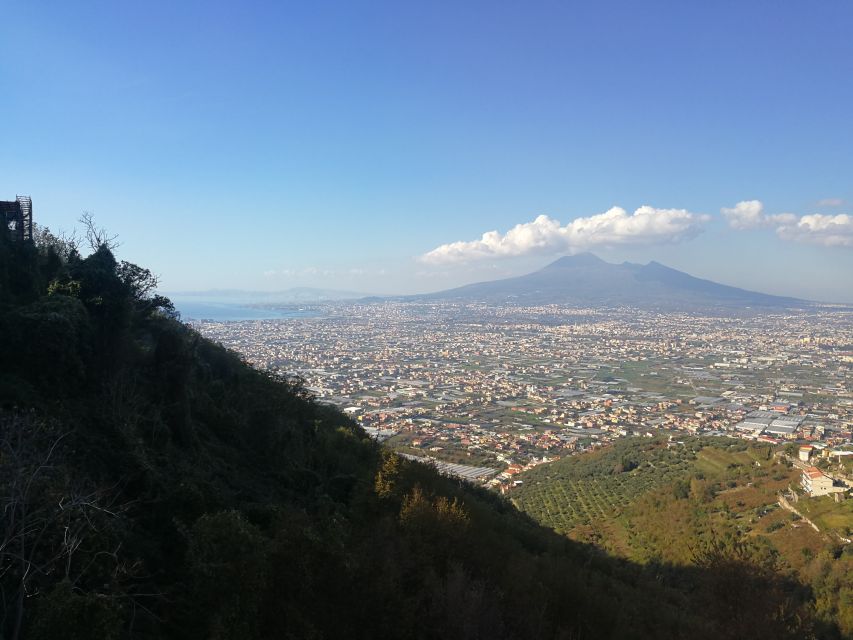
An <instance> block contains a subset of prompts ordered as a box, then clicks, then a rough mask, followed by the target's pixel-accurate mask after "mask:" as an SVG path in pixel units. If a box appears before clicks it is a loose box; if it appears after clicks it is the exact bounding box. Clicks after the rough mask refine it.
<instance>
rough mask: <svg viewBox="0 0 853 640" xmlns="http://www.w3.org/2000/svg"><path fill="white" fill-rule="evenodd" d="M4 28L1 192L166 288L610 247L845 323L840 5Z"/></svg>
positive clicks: (517, 7)
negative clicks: (111, 245) (99, 237)
mask: <svg viewBox="0 0 853 640" xmlns="http://www.w3.org/2000/svg"><path fill="white" fill-rule="evenodd" d="M0 11H2V17H3V19H2V20H1V21H0V80H2V87H3V92H4V93H3V99H2V100H0V127H2V142H3V149H4V152H3V153H2V154H0V198H3V199H9V198H12V197H14V196H15V194H17V193H25V194H29V195H31V196H32V197H33V201H34V207H35V213H36V218H37V221H38V222H41V223H43V224H46V225H48V226H49V227H51V228H52V229H54V230H56V229H60V228H64V229H69V228H71V227H72V226H73V225H74V221H75V220H76V219H77V218H78V217H79V216H80V214H81V213H82V212H83V211H90V212H92V213H94V215H95V217H96V219H97V221H98V222H99V223H100V224H101V225H102V226H105V227H107V228H108V229H109V230H111V231H113V232H115V233H118V234H119V235H120V239H121V241H122V242H123V245H122V247H121V248H120V253H121V256H122V257H124V258H126V259H129V260H133V261H136V262H139V263H140V264H143V265H145V266H148V267H150V268H151V269H152V270H153V271H155V272H156V273H158V274H160V276H161V279H162V284H163V288H164V289H166V290H171V291H175V290H187V289H208V288H247V289H283V288H287V287H291V286H297V285H309V286H322V287H327V288H341V289H354V290H359V291H366V292H375V293H408V292H415V291H428V290H435V289H440V288H444V287H447V286H451V285H456V284H461V283H465V282H470V281H473V280H479V279H485V278H491V277H500V276H504V275H509V274H515V273H522V272H525V271H527V270H530V269H532V268H536V267H538V266H541V265H543V264H545V263H547V262H549V261H551V260H553V259H554V258H556V257H557V256H558V255H561V254H563V253H568V252H572V251H580V250H592V251H594V252H595V253H597V254H598V255H600V256H602V257H603V258H605V259H608V260H612V261H621V260H631V261H638V262H645V261H648V260H658V261H660V262H664V263H666V264H669V265H670V266H673V267H676V268H680V269H684V270H686V271H688V272H690V273H693V274H695V275H699V276H702V277H707V278H712V279H714V280H717V281H721V282H725V283H727V284H735V285H739V286H744V287H749V288H754V289H759V290H762V291H768V292H772V293H784V294H790V295H797V296H803V297H808V298H814V299H826V300H838V301H848V302H853V218H851V217H850V216H851V215H853V117H851V115H850V114H851V112H853V111H851V110H853V82H851V80H850V79H851V78H853V38H850V31H851V27H853V4H851V3H850V2H849V1H847V0H825V1H822V2H819V3H803V2H794V1H793V0H791V1H782V2H780V1H778V0H768V1H764V2H759V1H756V2H751V1H747V0H739V1H737V2H725V1H719V2H705V3H698V2H683V1H680V2H676V1H672V2H651V1H649V2H633V1H632V2H594V3H593V2H584V3H580V2H565V1H564V2H496V1H491V2H458V1H456V2H426V3H423V2H422V3H409V2H399V1H397V2H387V3H382V2H370V3H367V2H365V3H362V2H355V1H353V2H336V3H333V2H311V3H305V2H299V3H296V2H294V3H284V2H282V3H272V2H270V3H252V2H241V3H220V2H211V1H208V2H197V3H193V2H181V3H174V2H145V3H142V2H138V3H133V2H121V3H116V2H75V3H68V2H2V4H0ZM750 201H760V203H761V205H760V206H759V205H754V206H752V208H751V209H750V207H749V206H744V207H741V208H740V209H736V205H737V203H739V202H750ZM643 206H647V207H650V208H651V212H650V213H649V214H648V216H647V217H646V218H644V220H645V222H643V224H639V223H638V220H639V219H638V218H636V217H635V215H634V212H635V211H636V210H637V209H639V208H640V207H643ZM613 207H621V208H622V209H624V215H622V216H621V217H619V216H617V218H618V219H613V220H610V219H608V220H609V221H608V220H605V219H603V218H600V217H596V216H599V214H602V213H603V212H606V211H609V210H611V209H612V208H613ZM756 207H759V208H758V209H757V208H756ZM723 208H728V209H732V210H733V211H735V213H732V214H731V215H730V216H729V217H726V216H724V215H723V214H722V213H721V210H722V209H723ZM671 210H678V211H682V210H683V211H684V212H685V213H686V215H687V216H689V217H687V218H685V217H684V215H682V214H678V215H675V214H672V213H667V211H671ZM757 211H758V213H756V212H757ZM738 212H741V213H744V215H743V216H741V215H740V213H738ZM750 212H751V213H750ZM782 214H788V215H787V216H783V217H780V216H781V215H782ZM540 215H546V216H548V220H549V221H559V224H557V226H556V227H555V226H554V225H551V227H549V228H548V229H549V230H546V232H544V235H543V233H539V232H540V231H541V229H543V228H544V227H542V226H541V225H540V226H538V227H535V228H534V227H533V226H529V225H531V224H532V223H533V221H534V220H536V218H537V216H540ZM613 215H614V214H611V217H612V216H613ZM673 216H675V217H673ZM750 216H751V217H750ZM635 223H636V224H635ZM516 225H528V226H522V227H520V229H519V231H518V233H516V234H515V235H512V234H510V236H505V234H506V233H507V232H508V231H510V230H511V229H512V228H513V227H515V226H516ZM673 225H675V226H673ZM679 225H681V226H679ZM492 230H495V231H497V232H498V234H497V238H496V239H495V238H494V237H493V238H492V239H493V240H495V242H491V241H489V242H485V243H483V242H482V241H480V240H479V239H480V238H481V237H482V235H483V234H484V233H486V232H489V231H492ZM531 230H533V231H536V233H537V234H538V235H536V234H534V236H531V235H530V233H528V232H530V231H531ZM531 238H533V240H531ZM529 240H530V241H529ZM528 241H529V242H528ZM452 243H467V244H460V245H458V246H457V247H456V249H453V250H452V251H451V250H450V249H447V248H446V247H445V249H442V247H443V246H445V245H449V244H452ZM436 251H438V253H435V252H436ZM430 252H433V253H430ZM428 254H429V255H428ZM424 256H427V257H426V258H425V257H424ZM429 256H432V257H431V258H430V257H429Z"/></svg>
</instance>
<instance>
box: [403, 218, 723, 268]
mask: <svg viewBox="0 0 853 640" xmlns="http://www.w3.org/2000/svg"><path fill="white" fill-rule="evenodd" d="M708 219H709V218H708V216H705V215H699V214H695V213H691V212H689V211H687V210H685V209H655V208H654V207H649V206H643V207H640V208H639V209H637V210H636V211H634V213H633V214H631V215H628V213H627V212H626V211H625V209H622V208H621V207H613V208H611V209H610V210H608V211H605V212H604V213H599V214H597V215H594V216H589V217H586V218H576V219H574V220H572V221H571V222H569V223H568V224H566V225H565V226H563V225H561V224H560V222H559V221H558V220H554V219H553V218H550V217H548V216H546V215H541V216H539V217H537V218H536V219H535V220H533V221H532V222H525V223H522V224H518V225H516V226H514V227H513V228H512V229H510V230H509V231H507V232H506V233H505V234H503V235H501V234H500V233H499V232H497V231H488V232H486V233H484V234H483V236H482V237H481V238H480V239H479V240H471V241H459V242H451V243H448V244H443V245H441V246H439V247H436V248H435V249H433V250H432V251H429V252H428V253H426V254H424V255H423V256H421V258H420V260H421V261H422V262H426V263H430V264H445V263H459V262H469V261H473V260H481V259H486V258H509V257H516V256H525V255H533V254H553V253H561V252H565V251H569V252H571V251H578V250H583V249H587V248H590V247H595V246H602V245H604V246H612V245H625V244H655V243H666V242H679V241H682V240H688V239H690V238H693V237H695V236H696V235H698V234H699V233H700V232H701V231H702V223H703V222H706V221H707V220H708Z"/></svg>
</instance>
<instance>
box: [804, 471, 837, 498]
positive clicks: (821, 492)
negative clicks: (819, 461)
mask: <svg viewBox="0 0 853 640" xmlns="http://www.w3.org/2000/svg"><path fill="white" fill-rule="evenodd" d="M803 489H805V490H806V493H808V494H809V495H810V496H811V497H813V498H816V497H818V496H827V495H829V494H832V493H843V492H844V491H846V490H847V489H845V488H844V487H836V486H833V481H832V478H830V477H829V476H828V475H826V474H825V473H824V472H823V471H821V470H820V469H818V468H817V467H806V468H805V469H804V470H803Z"/></svg>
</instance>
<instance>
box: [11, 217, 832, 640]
mask: <svg viewBox="0 0 853 640" xmlns="http://www.w3.org/2000/svg"><path fill="white" fill-rule="evenodd" d="M88 231H89V239H90V240H91V244H92V253H91V254H90V255H88V256H87V257H83V256H82V255H81V254H80V252H79V251H78V248H77V246H76V243H74V242H68V241H63V240H61V239H57V238H54V237H52V236H51V235H50V234H48V233H45V232H42V233H41V234H40V236H39V241H38V242H37V244H36V245H35V246H33V245H29V244H10V243H9V242H8V240H7V239H6V238H5V237H0V335H2V336H3V338H2V339H3V349H2V351H0V485H2V487H3V489H4V491H3V492H2V496H0V501H2V505H0V506H2V513H3V518H4V520H3V530H2V536H3V539H2V544H0V637H2V638H4V639H9V640H19V639H20V638H32V639H47V638H51V639H52V638H72V639H75V638H99V639H101V638H133V639H151V638H181V639H193V638H241V639H246V640H252V639H260V638H264V639H266V638H315V639H321V638H329V639H331V638H335V639H337V638H346V637H371V638H394V637H397V638H424V639H427V638H451V637H452V638H462V639H475V638H488V639H490V640H491V639H497V638H524V637H543V638H577V637H586V638H592V637H595V638H624V637H649V638H682V637H693V638H700V639H701V638H714V639H715V640H716V639H719V638H741V637H750V638H786V637H787V638H794V637H813V636H815V635H816V634H820V635H822V636H826V635H827V634H829V635H831V634H832V632H833V629H832V627H831V626H825V627H822V626H820V623H817V625H818V626H816V623H814V622H813V619H812V612H811V610H810V608H809V606H808V598H807V595H808V594H807V593H806V592H805V591H804V590H803V589H802V587H801V585H800V584H798V583H797V582H796V581H794V580H791V579H790V578H789V577H788V576H786V575H784V574H782V573H779V572H778V571H776V568H775V566H772V565H771V564H769V563H768V562H766V561H765V560H762V559H760V557H759V556H756V555H755V554H754V553H752V552H751V549H752V547H751V546H749V545H746V544H744V543H743V542H742V541H740V540H736V539H730V538H726V539H720V540H715V539H709V540H708V543H707V544H705V545H704V546H702V547H701V548H699V549H698V550H697V552H696V561H695V563H694V564H693V566H690V567H683V566H679V565H677V564H667V563H665V562H659V563H657V564H656V565H654V566H650V565H641V564H637V563H632V562H626V561H624V560H622V559H616V558H612V557H609V556H607V555H605V554H604V553H602V552H601V551H600V550H598V549H596V548H594V547H591V546H589V545H585V544H581V543H578V542H574V541H571V540H569V539H568V538H566V537H564V536H559V535H556V534H554V533H553V532H551V531H549V530H548V529H546V528H543V527H541V526H539V525H537V524H536V523H534V522H533V521H532V520H531V519H529V518H528V517H526V516H525V515H523V514H521V513H519V512H518V511H516V510H515V509H513V508H512V506H511V505H510V504H508V503H507V502H506V501H504V500H502V499H501V498H500V497H498V496H497V495H494V494H492V493H488V492H486V491H483V490H477V489H474V488H471V487H469V486H466V485H463V484H461V483H459V482H456V481H453V480H450V479H447V478H443V477H441V476H438V475H437V474H435V473H434V472H433V471H432V470H431V469H429V468H427V467H425V466H423V465H419V464H417V463H411V462H407V461H405V460H402V459H400V458H399V457H397V456H396V455H394V454H392V453H389V452H383V451H382V450H381V449H380V448H379V447H378V446H376V445H375V444H374V443H373V442H371V441H370V440H369V439H367V438H366V437H365V436H364V434H363V433H362V431H361V430H360V429H359V428H358V427H357V426H356V425H355V424H354V423H352V422H351V421H350V420H348V419H347V418H345V417H344V416H343V415H342V414H340V413H339V412H337V411H335V410H333V409H330V408H328V407H324V406H322V405H319V404H316V403H315V402H313V401H312V399H311V398H310V397H309V396H308V395H307V394H306V393H305V391H304V389H303V388H302V386H301V385H300V383H299V381H298V380H281V379H276V378H274V377H272V376H270V375H267V374H264V373H262V372H259V371H256V370H254V369H252V368H250V367H248V366H246V365H245V364H244V363H243V362H242V361H241V360H240V358H239V357H238V356H237V355H235V354H234V353H231V352H228V351H227V350H225V349H224V348H222V347H220V346H218V345H216V344H212V343H211V342H209V341H206V340H204V339H202V338H201V337H200V336H199V335H198V334H196V333H195V332H194V331H192V330H191V329H190V328H188V327H187V326H184V325H183V324H181V323H180V322H179V321H178V319H177V318H176V317H175V314H174V312H173V310H172V307H171V305H170V303H169V301H168V300H166V299H164V298H161V297H158V296H156V295H155V294H154V290H155V285H156V280H155V279H154V278H153V276H152V275H151V274H150V273H149V272H148V271H146V270H144V269H141V268H139V267H137V266H135V265H132V264H129V263H125V262H119V261H117V260H116V259H115V257H114V255H113V252H112V251H111V249H110V247H109V241H108V239H106V238H105V236H104V234H102V233H101V232H99V231H98V230H96V229H94V228H92V227H91V226H90V227H89V228H88ZM648 446H650V447H651V448H650V449H648V450H642V451H637V452H636V455H634V454H633V453H632V452H631V451H630V450H627V449H626V450H625V451H620V455H619V456H617V457H616V458H613V459H612V460H611V459H610V458H609V457H608V456H609V454H608V453H602V454H601V455H600V456H599V458H598V460H599V463H600V464H599V463H595V464H589V465H588V466H589V469H588V473H587V474H586V475H584V476H578V477H577V478H575V480H576V481H577V482H578V483H580V484H579V485H578V486H581V485H584V483H585V482H586V480H585V478H590V477H594V476H598V475H601V474H602V473H604V472H605V471H606V473H608V474H611V475H613V476H614V477H617V478H621V479H623V480H624V482H622V484H618V483H617V484H616V485H614V486H615V487H621V486H623V485H625V486H627V485H632V483H634V482H635V480H634V479H635V478H636V479H637V480H636V483H637V486H638V488H637V489H636V491H635V492H634V493H633V494H631V495H632V496H634V497H639V498H641V499H645V497H646V496H648V495H650V494H649V491H651V492H652V493H654V491H656V490H657V489H661V490H663V485H662V484H661V483H660V482H659V481H658V480H657V479H656V477H657V469H655V468H653V467H651V464H652V463H654V464H663V463H666V465H667V466H671V465H669V460H670V458H671V457H672V458H673V460H675V459H677V458H678V455H682V454H678V455H676V454H672V453H668V452H665V451H658V449H661V448H662V445H660V443H649V444H648ZM690 463H691V460H690V459H689V456H688V455H686V454H685V455H684V459H683V460H680V461H679V464H684V465H688V466H689V464H690ZM581 464H582V465H583V464H584V463H583V462H582V463H581ZM599 467H600V468H599ZM673 474H675V472H673ZM673 477H675V475H673ZM590 486H592V485H590ZM602 486H606V487H610V485H606V484H605V485H596V487H597V489H595V490H593V489H590V493H589V507H588V510H589V513H593V510H594V509H599V512H598V513H599V514H600V512H601V511H602V510H605V509H607V508H608V503H606V502H604V500H605V498H604V497H603V494H604V489H602V488H601V487H602ZM640 486H642V488H643V490H644V491H645V493H641V492H640ZM695 488H696V490H697V491H698V493H699V495H702V496H704V495H705V490H704V485H702V484H701V483H700V484H699V485H697V487H695ZM596 491H597V493H596ZM689 491H690V492H691V493H692V492H693V491H694V487H693V485H692V483H691V486H690V487H689ZM670 492H671V490H670ZM611 493H612V494H613V495H615V490H614V491H611ZM613 500H616V502H617V503H618V505H619V506H620V508H622V509H624V510H625V512H626V513H628V512H629V510H630V509H632V508H633V507H632V505H631V504H630V501H626V500H624V499H621V498H620V499H618V500H617V499H616V498H613ZM672 500H676V498H675V497H672ZM682 501H683V500H682ZM588 519H589V521H593V520H594V518H593V517H591V516H588ZM627 544H633V543H632V542H631V541H630V540H628V542H627ZM801 547H802V545H801ZM661 557H662V556H661ZM819 558H820V556H818V557H817V558H815V561H817V560H819ZM833 575H835V574H833ZM824 586H825V589H826V590H827V592H831V591H832V589H833V588H834V585H833V583H831V582H829V581H827V582H825V585H824ZM836 592H838V589H836ZM841 593H842V594H843V593H844V592H843V591H842V592H841ZM755 594H760V597H758V598H755V597H754V595H755ZM746 600H751V601H752V604H751V606H750V607H748V608H743V607H742V606H741V604H742V603H743V602H744V601H746ZM839 601H840V600H839ZM821 602H823V601H821ZM833 602H835V601H832V602H831V601H829V600H827V605H826V606H827V607H831V606H835V605H833ZM819 613H820V617H821V619H827V620H828V619H831V618H832V615H833V614H832V612H831V611H829V610H828V609H827V611H820V612H819Z"/></svg>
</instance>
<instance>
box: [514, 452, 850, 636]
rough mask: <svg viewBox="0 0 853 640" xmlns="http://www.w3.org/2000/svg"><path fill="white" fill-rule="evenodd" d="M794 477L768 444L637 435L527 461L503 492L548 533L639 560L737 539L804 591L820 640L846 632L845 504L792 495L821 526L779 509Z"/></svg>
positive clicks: (683, 560) (667, 559) (690, 557)
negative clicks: (530, 465)
mask: <svg viewBox="0 0 853 640" xmlns="http://www.w3.org/2000/svg"><path fill="white" fill-rule="evenodd" d="M626 460H629V461H630V462H631V464H630V465H626V464H625V461H626ZM799 476H800V472H799V471H798V470H796V469H793V468H791V467H790V466H789V465H786V464H783V463H780V462H778V461H777V459H776V458H775V457H774V456H773V451H772V450H771V448H770V446H769V445H747V444H746V443H744V442H742V441H737V440H731V439H727V438H701V439H700V438H685V439H683V440H682V442H680V443H676V442H670V441H668V440H667V439H666V438H664V437H659V438H654V439H648V438H634V439H625V440H619V441H617V442H615V443H614V444H613V445H612V446H608V447H606V448H605V449H602V450H599V451H595V452H592V453H588V454H584V455H581V456H576V457H570V458H564V459H562V460H560V461H557V462H555V463H551V464H547V465H542V466H540V467H536V468H535V469H532V470H530V471H528V472H526V473H524V474H522V475H521V476H519V479H521V480H522V481H523V484H522V485H521V486H520V487H518V488H517V489H515V490H513V492H512V493H511V496H512V501H513V502H514V503H515V504H516V505H517V506H518V507H519V508H521V509H522V510H524V511H526V512H527V513H529V514H530V515H531V516H532V517H534V518H535V519H536V520H537V521H539V522H542V523H543V524H545V525H547V526H550V527H552V528H554V529H555V530H556V531H558V532H561V533H565V534H567V535H568V536H569V537H570V538H572V539H575V540H578V541H585V542H592V543H595V544H596V545H598V546H599V547H602V548H604V549H606V550H608V551H609V552H611V553H613V554H616V555H619V556H622V557H624V558H626V559H628V560H631V561H634V562H639V563H641V564H644V565H646V566H657V565H658V564H659V563H662V562H663V563H670V564H674V565H678V566H695V565H696V564H697V563H699V561H698V559H697V549H707V548H708V547H709V546H710V547H714V546H715V545H717V544H719V543H720V541H724V543H725V544H736V545H742V547H743V548H742V549H741V550H740V551H739V552H738V553H745V554H747V555H749V556H750V557H753V558H754V559H755V560H756V562H759V563H760V562H771V563H772V565H773V570H774V571H777V572H781V573H783V574H785V575H788V576H790V577H796V579H797V580H800V581H802V582H804V583H806V584H808V585H810V586H811V588H812V594H813V596H812V599H811V607H812V609H813V611H814V612H815V614H816V616H817V617H818V618H819V619H820V620H821V621H822V622H823V623H824V624H825V625H826V629H824V630H823V632H822V633H823V634H824V635H826V637H839V636H840V637H848V636H851V637H853V599H851V597H850V595H851V594H853V553H850V551H848V548H849V545H848V546H846V547H842V546H839V543H840V542H841V539H840V538H839V537H838V536H837V535H836V532H837V533H840V534H842V535H844V534H845V533H846V532H847V529H846V527H847V526H849V523H850V522H851V514H853V501H847V502H842V503H840V504H838V503H835V502H834V501H833V500H832V499H831V498H818V499H801V500H800V501H799V502H798V503H797V504H796V507H797V509H799V510H800V511H801V512H802V513H803V514H804V515H805V516H806V517H808V518H810V519H812V521H814V522H815V523H816V524H817V525H818V527H820V528H821V530H822V532H821V533H818V532H816V531H815V530H814V529H813V528H812V527H811V526H809V525H808V524H806V523H805V522H803V521H802V520H801V519H800V518H799V517H798V516H796V514H792V513H789V512H787V511H785V510H783V509H781V508H779V506H778V505H777V500H778V494H779V493H780V492H782V491H785V490H786V489H787V488H788V487H789V486H792V485H796V484H797V483H798V481H799ZM699 564H701V563H699ZM836 625H837V629H833V628H834V627H835V626H836Z"/></svg>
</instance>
